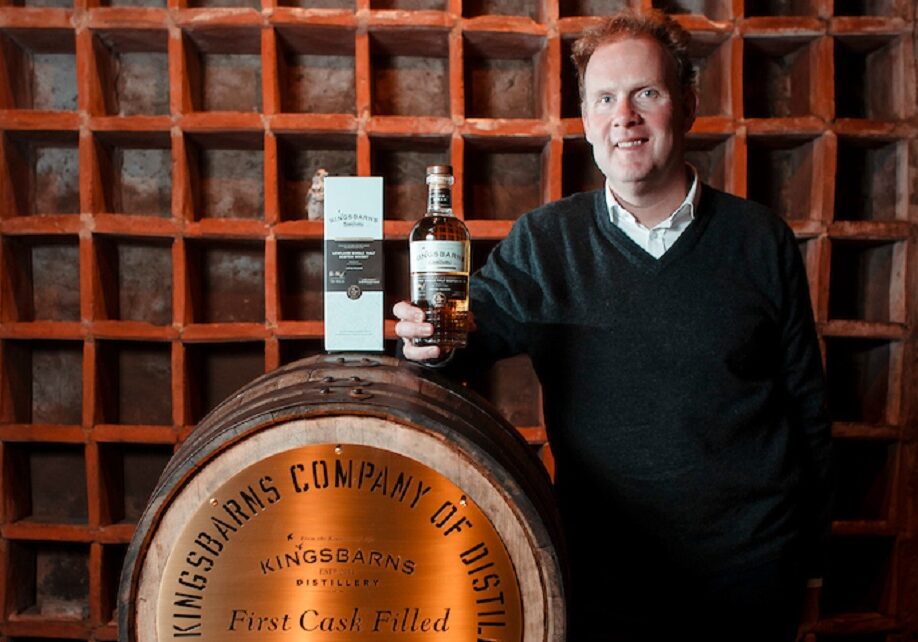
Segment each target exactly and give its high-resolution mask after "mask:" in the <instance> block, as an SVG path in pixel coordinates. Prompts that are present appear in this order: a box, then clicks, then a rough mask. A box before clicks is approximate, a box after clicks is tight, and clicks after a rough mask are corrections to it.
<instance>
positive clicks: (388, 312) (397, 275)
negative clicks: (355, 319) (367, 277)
mask: <svg viewBox="0 0 918 642" xmlns="http://www.w3.org/2000/svg"><path fill="white" fill-rule="evenodd" d="M383 262H384V264H383V274H384V275H385V277H384V278H385V284H386V290H385V293H384V295H383V314H384V315H385V317H386V318H387V319H392V318H394V317H393V316H392V306H393V305H395V304H396V303H398V302H399V301H405V300H410V299H411V260H410V258H409V255H408V240H407V239H395V240H391V241H386V242H385V243H384V244H383Z"/></svg>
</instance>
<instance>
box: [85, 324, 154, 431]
mask: <svg viewBox="0 0 918 642" xmlns="http://www.w3.org/2000/svg"><path fill="white" fill-rule="evenodd" d="M96 421H97V422H98V423H101V424H134V425H160V426H171V425H172V346H171V345H170V344H169V343H140V342H136V341H96Z"/></svg>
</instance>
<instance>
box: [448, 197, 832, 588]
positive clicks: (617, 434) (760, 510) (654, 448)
mask: <svg viewBox="0 0 918 642" xmlns="http://www.w3.org/2000/svg"><path fill="white" fill-rule="evenodd" d="M471 292H472V294H471V296H472V304H471V305H472V311H473V313H474V317H475V321H476V324H477V328H478V329H477V330H476V332H474V333H473V335H472V337H471V339H470V344H469V348H468V349H467V350H465V351H463V354H462V355H461V357H458V359H459V361H460V362H461V363H460V364H457V366H459V367H462V365H465V366H466V367H470V366H471V367H474V368H476V369H477V368H480V367H481V365H482V364H484V363H487V362H488V361H490V360H493V359H496V358H501V357H505V356H510V355H513V354H518V353H522V352H525V353H528V354H529V355H530V356H531V358H532V360H533V363H534V366H535V368H536V372H537V373H538V376H539V379H540V381H541V384H542V387H543V404H544V413H545V422H546V426H547V428H548V434H549V440H550V442H551V447H552V452H553V453H554V456H555V466H556V469H555V470H556V488H557V494H558V500H559V503H560V506H561V510H562V515H563V518H564V521H565V530H566V535H567V539H568V546H569V548H570V550H571V551H572V552H573V554H572V560H573V574H574V577H575V581H576V578H578V577H582V576H585V575H586V574H588V573H590V574H593V573H600V574H602V573H614V572H616V569H618V568H623V567H624V566H627V564H628V562H633V563H634V564H635V565H637V566H640V564H641V563H642V560H644V561H647V562H648V563H649V562H650V561H651V560H653V563H655V564H658V565H659V564H662V565H665V566H666V567H667V568H669V569H670V570H673V569H677V570H679V569H681V570H684V571H685V573H687V574H695V575H698V576H703V575H706V574H716V573H721V572H730V571H735V570H738V569H744V568H750V567H752V566H755V565H757V564H760V563H764V562H767V561H770V560H774V559H777V558H779V557H780V556H781V555H783V554H786V553H787V552H788V551H789V550H791V549H792V548H794V547H797V546H798V545H799V546H801V547H803V555H804V556H805V559H806V560H807V563H808V564H810V568H809V569H807V570H808V571H809V572H810V573H811V574H813V575H816V574H818V573H819V572H820V571H821V569H820V568H819V566H820V562H821V559H822V555H821V553H820V551H819V550H818V549H819V546H820V542H821V541H822V539H823V538H824V537H825V535H826V533H827V532H828V525H829V507H828V502H829V494H830V492H829V484H828V476H829V465H830V464H829V461H830V455H829V447H830V446H829V444H830V428H829V421H828V419H827V415H826V411H825V399H824V396H825V395H824V385H823V377H822V366H821V361H820V356H819V349H818V344H817V339H816V334H815V329H814V324H813V319H812V312H811V308H810V300H809V294H808V289H807V281H806V274H805V271H804V268H803V264H802V261H801V257H800V254H799V250H798V247H797V243H796V240H795V238H794V235H793V233H792V231H791V230H790V229H789V228H788V227H787V225H786V224H785V223H784V222H783V221H782V220H781V219H780V218H778V217H777V216H775V215H774V214H773V213H771V212H770V211H768V210H767V209H766V208H764V207H762V206H759V205H757V204H755V203H752V202H750V201H746V200H743V199H739V198H737V197H734V196H730V195H728V194H725V193H723V192H720V191H718V190H716V189H714V188H712V187H710V186H707V185H705V186H703V187H702V192H701V200H700V202H699V205H698V208H697V209H696V213H695V220H694V221H693V222H692V224H691V225H689V227H688V228H687V229H686V230H685V231H684V232H683V234H682V235H681V236H680V237H679V239H678V241H677V242H676V243H674V244H673V246H672V247H671V248H670V249H669V250H668V251H667V252H666V253H665V254H664V255H663V256H662V257H661V258H660V259H655V258H653V257H652V256H651V255H649V254H648V253H646V252H645V251H644V250H643V249H641V248H640V247H639V246H637V245H636V244H635V243H634V242H633V241H632V240H631V239H629V238H628V237H627V236H626V235H625V234H624V233H622V232H621V230H619V229H618V228H617V227H615V226H614V225H613V224H612V223H611V222H610V220H609V215H608V210H607V208H606V203H605V199H604V196H603V193H602V191H601V190H599V191H595V192H590V193H584V194H577V195H574V196H571V197H569V198H566V199H563V200H561V201H557V202H554V203H551V204H549V205H547V206H544V207H542V208H540V209H538V210H535V211H533V212H530V213H529V214H527V215H525V216H524V217H522V218H521V219H520V220H519V221H518V222H517V223H516V224H515V226H514V227H513V230H512V231H511V232H510V234H509V235H508V237H507V238H506V239H505V240H504V241H502V242H501V243H500V244H499V245H498V246H497V247H496V248H495V250H494V251H493V252H492V254H491V256H490V257H489V259H488V261H487V264H486V265H485V266H484V267H483V268H482V269H481V270H480V271H478V272H477V273H476V274H475V275H474V277H473V280H472V289H471ZM604 564H607V565H608V566H604ZM623 565H624V566H623Z"/></svg>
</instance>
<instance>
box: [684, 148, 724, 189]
mask: <svg viewBox="0 0 918 642" xmlns="http://www.w3.org/2000/svg"><path fill="white" fill-rule="evenodd" d="M732 145H733V143H732V140H731V139H729V138H723V137H721V136H698V135H694V134H689V136H688V138H687V141H686V150H685V160H686V161H688V162H689V163H691V164H692V165H693V166H694V167H695V169H696V170H698V178H699V179H700V180H701V181H702V182H705V183H707V184H708V185H710V186H712V187H714V188H716V189H719V190H723V191H729V190H728V189H727V182H728V169H730V170H732V167H731V166H730V165H728V163H727V159H728V158H730V157H731V156H732V153H731V152H732V150H731V148H732Z"/></svg>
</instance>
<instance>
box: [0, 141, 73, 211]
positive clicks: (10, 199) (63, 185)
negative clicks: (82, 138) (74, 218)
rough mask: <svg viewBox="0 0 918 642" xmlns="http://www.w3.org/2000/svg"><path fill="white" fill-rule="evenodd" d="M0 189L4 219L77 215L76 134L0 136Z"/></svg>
mask: <svg viewBox="0 0 918 642" xmlns="http://www.w3.org/2000/svg"><path fill="white" fill-rule="evenodd" d="M0 187H2V188H3V189H0V192H2V195H0V199H2V201H0V206H2V207H3V209H4V211H5V214H6V215H7V216H30V215H34V214H79V213H80V149H79V132H76V131H72V132H70V131H56V132H50V131H49V132H41V131H10V130H7V131H6V132H3V133H2V153H0Z"/></svg>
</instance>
